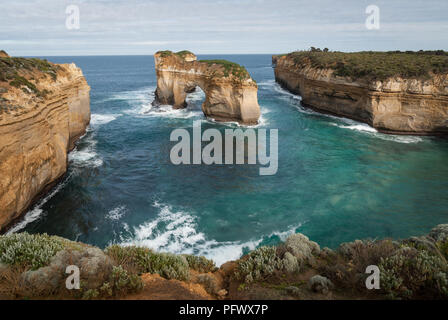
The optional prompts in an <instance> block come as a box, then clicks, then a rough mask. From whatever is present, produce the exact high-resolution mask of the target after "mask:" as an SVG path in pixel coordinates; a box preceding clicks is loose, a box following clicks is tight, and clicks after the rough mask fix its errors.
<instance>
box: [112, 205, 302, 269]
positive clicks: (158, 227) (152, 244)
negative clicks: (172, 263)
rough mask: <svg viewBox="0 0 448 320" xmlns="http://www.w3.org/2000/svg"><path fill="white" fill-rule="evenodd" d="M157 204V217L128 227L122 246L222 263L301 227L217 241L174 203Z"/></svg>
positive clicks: (282, 238) (121, 240) (122, 236)
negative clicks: (202, 257) (199, 256)
mask: <svg viewBox="0 0 448 320" xmlns="http://www.w3.org/2000/svg"><path fill="white" fill-rule="evenodd" d="M154 207H156V208H158V209H159V214H158V216H157V217H156V218H155V219H153V220H150V221H147V222H145V223H143V224H141V225H139V226H137V227H134V230H133V232H131V231H130V230H128V232H126V233H127V235H121V236H120V237H119V238H120V239H119V243H120V244H121V245H124V246H129V245H139V246H144V247H148V248H151V249H153V250H156V251H161V252H171V253H177V254H181V253H183V254H195V255H203V256H205V257H207V258H209V259H212V260H213V261H214V262H215V263H216V264H217V265H218V266H220V265H221V264H223V263H224V262H226V261H230V260H235V259H238V258H240V257H241V256H242V254H243V252H244V250H245V249H248V250H253V249H255V248H257V246H259V245H260V244H261V243H262V241H263V240H264V239H266V238H270V237H272V236H278V237H279V238H280V239H281V240H284V239H285V238H286V237H287V236H288V235H289V234H292V233H295V231H296V230H297V228H299V227H300V226H301V224H298V225H296V226H291V227H290V228H288V230H286V231H283V232H273V233H271V234H270V235H267V236H266V237H262V238H260V239H253V240H250V241H245V242H241V241H216V240H214V239H207V237H206V236H205V234H204V233H202V232H199V231H198V230H197V227H198V225H197V222H196V217H195V216H193V215H191V214H190V213H188V212H186V211H184V210H174V209H173V208H172V207H171V206H169V205H165V204H160V203H158V202H155V203H154Z"/></svg>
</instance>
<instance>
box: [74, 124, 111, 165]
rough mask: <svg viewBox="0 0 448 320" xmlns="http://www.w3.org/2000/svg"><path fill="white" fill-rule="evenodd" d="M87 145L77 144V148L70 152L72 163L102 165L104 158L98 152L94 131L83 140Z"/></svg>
mask: <svg viewBox="0 0 448 320" xmlns="http://www.w3.org/2000/svg"><path fill="white" fill-rule="evenodd" d="M82 142H83V143H85V144H87V145H86V146H83V147H79V146H76V147H75V149H74V150H73V151H72V152H70V153H69V154H68V161H69V163H70V165H74V166H77V167H93V168H96V167H101V166H102V165H103V159H102V158H101V157H100V156H99V155H98V153H97V152H96V144H97V141H96V140H95V134H94V132H88V133H87V135H86V136H85V138H83V140H82Z"/></svg>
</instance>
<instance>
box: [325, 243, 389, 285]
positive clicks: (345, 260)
mask: <svg viewBox="0 0 448 320" xmlns="http://www.w3.org/2000/svg"><path fill="white" fill-rule="evenodd" d="M397 248H398V245H397V244H396V243H394V242H392V241H390V240H380V241H372V240H364V241H361V240H356V241H354V242H349V243H343V244H341V245H340V246H339V248H338V249H337V251H336V252H331V251H330V252H331V253H330V252H328V250H325V251H327V253H324V254H322V255H321V256H323V257H324V259H325V260H326V263H325V264H324V265H323V266H322V267H320V268H319V270H320V272H322V274H323V275H325V276H326V277H328V278H330V279H332V280H333V281H335V282H337V284H338V287H345V288H352V289H359V290H364V289H365V280H366V278H367V276H368V274H366V273H365V270H366V267H367V266H369V265H379V264H380V262H381V259H382V258H387V257H389V256H391V255H392V254H393V253H394V252H395V251H396V250H397Z"/></svg>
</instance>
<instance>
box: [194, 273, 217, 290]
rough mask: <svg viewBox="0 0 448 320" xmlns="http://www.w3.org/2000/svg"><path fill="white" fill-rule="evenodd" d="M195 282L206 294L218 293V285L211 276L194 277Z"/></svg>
mask: <svg viewBox="0 0 448 320" xmlns="http://www.w3.org/2000/svg"><path fill="white" fill-rule="evenodd" d="M196 282H197V283H199V284H200V285H202V286H203V287H204V289H205V291H207V292H208V293H210V294H217V293H218V284H217V283H216V280H215V278H214V277H213V276H211V275H209V274H200V275H198V276H197V277H196Z"/></svg>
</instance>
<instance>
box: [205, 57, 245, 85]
mask: <svg viewBox="0 0 448 320" xmlns="http://www.w3.org/2000/svg"><path fill="white" fill-rule="evenodd" d="M199 62H204V63H207V64H208V65H209V66H212V65H219V66H222V67H223V68H224V71H223V74H224V76H225V77H228V76H229V75H234V76H235V77H237V78H238V79H240V80H245V79H249V78H250V75H249V72H247V70H246V68H244V67H243V66H240V65H239V64H238V63H235V62H231V61H228V60H220V59H215V60H199Z"/></svg>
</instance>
